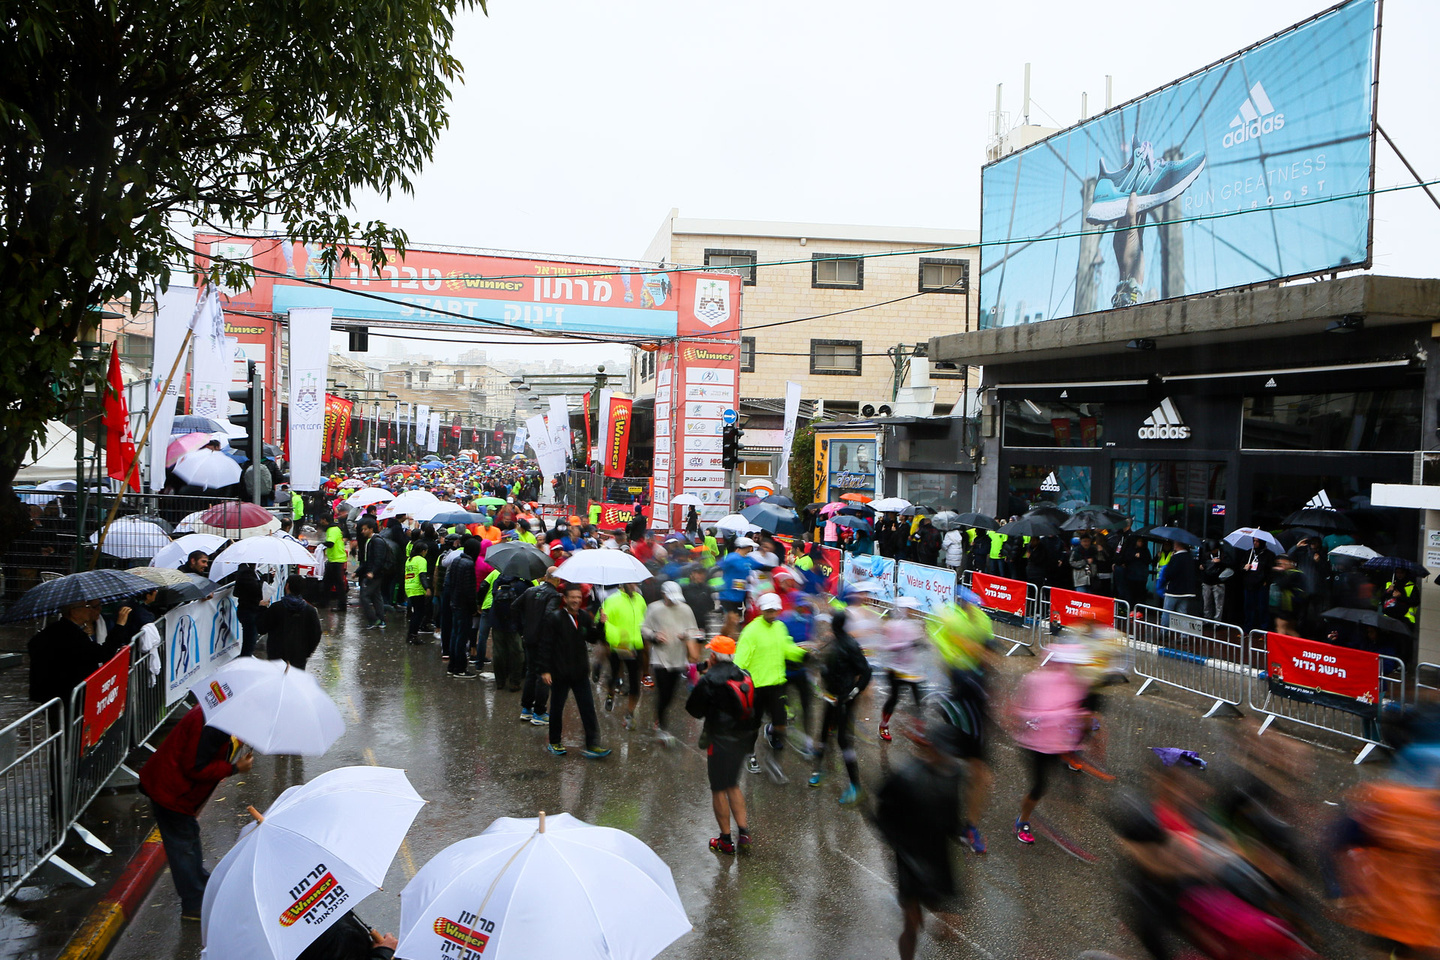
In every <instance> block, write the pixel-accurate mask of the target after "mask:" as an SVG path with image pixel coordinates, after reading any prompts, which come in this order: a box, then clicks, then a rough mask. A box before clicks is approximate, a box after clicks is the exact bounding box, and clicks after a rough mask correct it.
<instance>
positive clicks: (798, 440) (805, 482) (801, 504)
mask: <svg viewBox="0 0 1440 960" xmlns="http://www.w3.org/2000/svg"><path fill="white" fill-rule="evenodd" d="M790 499H791V500H794V501H795V507H796V508H797V509H800V510H803V509H805V507H806V506H808V505H809V504H810V503H812V502H814V500H815V423H813V422H812V423H805V424H801V425H800V426H798V427H796V428H795V439H794V440H792V441H791V443H790Z"/></svg>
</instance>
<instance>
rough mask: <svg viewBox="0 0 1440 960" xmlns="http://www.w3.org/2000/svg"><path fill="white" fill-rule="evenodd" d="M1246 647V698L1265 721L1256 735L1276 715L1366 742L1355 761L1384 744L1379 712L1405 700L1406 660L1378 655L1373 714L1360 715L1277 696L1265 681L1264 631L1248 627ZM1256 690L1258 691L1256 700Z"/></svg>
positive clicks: (1266, 676)
mask: <svg viewBox="0 0 1440 960" xmlns="http://www.w3.org/2000/svg"><path fill="white" fill-rule="evenodd" d="M1246 649H1247V652H1248V653H1249V657H1250V666H1251V669H1252V671H1253V672H1252V673H1251V676H1250V681H1249V687H1250V689H1249V693H1248V696H1247V698H1246V699H1247V700H1248V701H1249V704H1250V709H1252V710H1254V711H1256V712H1257V713H1263V714H1265V722H1264V723H1262V724H1261V725H1260V729H1259V731H1257V736H1258V735H1259V734H1263V733H1264V732H1265V731H1266V730H1267V729H1269V727H1270V724H1271V723H1273V722H1275V720H1276V719H1280V720H1288V721H1289V722H1291V723H1299V724H1302V725H1304V726H1307V727H1314V728H1315V729H1317V730H1328V731H1330V732H1331V733H1334V734H1337V735H1339V736H1342V737H1346V738H1348V739H1351V740H1359V741H1360V742H1361V743H1363V744H1365V746H1364V747H1363V748H1361V750H1360V753H1359V754H1358V755H1357V756H1356V757H1355V761H1354V762H1355V763H1361V762H1363V761H1364V760H1365V758H1366V757H1368V756H1370V753H1371V751H1373V750H1374V749H1375V748H1376V747H1380V746H1384V745H1385V743H1384V740H1383V739H1382V738H1381V736H1380V714H1381V713H1383V712H1384V711H1385V710H1386V709H1387V707H1392V706H1403V705H1404V703H1405V662H1404V661H1403V660H1400V659H1398V658H1396V657H1391V656H1386V655H1385V654H1380V655H1379V658H1378V659H1379V665H1378V668H1377V669H1378V672H1379V681H1380V682H1379V686H1380V702H1379V703H1377V704H1375V714H1374V716H1371V715H1369V713H1366V714H1363V715H1362V714H1360V713H1352V712H1350V711H1348V710H1340V709H1337V708H1336V707H1333V706H1329V705H1327V704H1324V703H1318V702H1315V703H1307V702H1304V701H1300V700H1292V699H1290V698H1289V697H1281V696H1276V695H1275V694H1274V693H1272V692H1271V690H1270V687H1269V684H1268V682H1267V681H1268V674H1267V673H1266V665H1265V664H1266V655H1267V653H1268V650H1267V647H1266V631H1264V630H1252V631H1250V635H1249V637H1248V638H1247V644H1246ZM1387 666H1389V667H1391V668H1392V672H1391V673H1388V674H1387V672H1386V667H1387ZM1257 694H1258V695H1259V696H1258V702H1257Z"/></svg>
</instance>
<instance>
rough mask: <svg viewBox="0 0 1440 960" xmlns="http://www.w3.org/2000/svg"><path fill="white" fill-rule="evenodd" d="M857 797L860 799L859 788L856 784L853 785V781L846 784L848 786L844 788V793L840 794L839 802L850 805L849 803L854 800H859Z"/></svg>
mask: <svg viewBox="0 0 1440 960" xmlns="http://www.w3.org/2000/svg"><path fill="white" fill-rule="evenodd" d="M859 799H860V788H859V787H857V786H855V784H853V783H852V784H850V786H848V787H846V788H845V792H844V793H842V794H840V803H841V804H843V805H844V806H847V807H848V806H850V804H852V803H854V802H856V801H857V800H859Z"/></svg>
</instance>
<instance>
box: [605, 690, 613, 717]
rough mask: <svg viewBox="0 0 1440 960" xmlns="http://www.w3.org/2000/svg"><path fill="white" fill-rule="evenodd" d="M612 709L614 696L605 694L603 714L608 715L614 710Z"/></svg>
mask: <svg viewBox="0 0 1440 960" xmlns="http://www.w3.org/2000/svg"><path fill="white" fill-rule="evenodd" d="M614 709H615V694H613V693H607V694H606V695H605V712H606V713H609V712H610V711H611V710H614Z"/></svg>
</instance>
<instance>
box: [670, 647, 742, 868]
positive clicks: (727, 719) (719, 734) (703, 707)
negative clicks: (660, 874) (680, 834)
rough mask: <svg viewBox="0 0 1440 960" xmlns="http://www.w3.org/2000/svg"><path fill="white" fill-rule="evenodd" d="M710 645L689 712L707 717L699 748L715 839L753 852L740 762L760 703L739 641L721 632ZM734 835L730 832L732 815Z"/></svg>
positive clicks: (730, 849) (724, 848)
mask: <svg viewBox="0 0 1440 960" xmlns="http://www.w3.org/2000/svg"><path fill="white" fill-rule="evenodd" d="M706 649H707V650H708V651H709V653H710V658H709V661H708V662H707V665H706V667H707V668H706V670H705V672H704V673H703V674H702V675H701V677H700V681H699V682H698V683H696V684H695V689H694V690H692V691H690V697H689V698H688V699H687V700H686V701H685V712H686V713H688V714H690V716H692V717H695V718H697V719H700V720H703V721H704V722H705V726H704V728H703V729H702V730H701V732H700V749H702V750H704V751H705V767H706V771H707V773H708V774H709V778H710V799H711V803H712V804H713V806H714V810H715V821H716V823H718V824H719V825H720V835H719V836H718V837H712V838H711V839H710V849H711V850H714V851H715V852H716V853H729V854H733V853H735V851H736V850H737V849H739V850H741V851H748V850H749V847H750V827H749V821H748V820H747V819H746V816H745V794H744V792H743V791H742V790H741V789H740V766H741V764H743V763H744V762H745V757H746V756H747V755H748V754H749V753H750V752H751V751H753V750H754V749H755V736H756V733H757V732H758V730H759V727H760V715H759V709H758V708H759V703H758V700H757V697H756V690H755V684H754V683H753V682H752V681H751V679H750V675H749V674H748V673H746V672H745V671H744V670H741V669H740V668H739V667H737V666H736V665H735V663H734V660H735V649H736V646H735V641H734V640H732V639H730V638H729V637H716V638H715V639H714V640H711V641H710V643H709V645H708V646H707V647H706ZM732 818H733V819H734V822H735V834H734V835H733V837H732V834H731V832H730V822H731V819H732Z"/></svg>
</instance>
